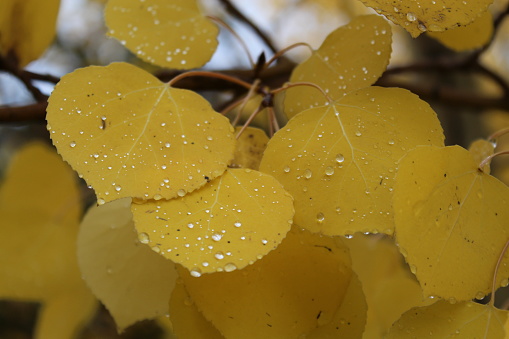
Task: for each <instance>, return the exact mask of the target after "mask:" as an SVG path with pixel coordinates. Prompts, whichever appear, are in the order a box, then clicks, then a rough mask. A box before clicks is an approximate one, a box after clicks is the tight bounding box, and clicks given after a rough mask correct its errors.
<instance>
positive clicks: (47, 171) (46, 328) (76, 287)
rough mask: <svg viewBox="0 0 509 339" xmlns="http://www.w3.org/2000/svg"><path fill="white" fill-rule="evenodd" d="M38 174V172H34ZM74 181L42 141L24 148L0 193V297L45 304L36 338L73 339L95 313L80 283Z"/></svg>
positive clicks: (78, 208)
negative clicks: (0, 233) (1, 235)
mask: <svg viewBox="0 0 509 339" xmlns="http://www.w3.org/2000/svg"><path fill="white" fill-rule="evenodd" d="M34 169H35V170H34ZM80 212H81V201H80V195H79V190H78V185H77V181H76V177H75V174H74V172H73V171H72V169H71V168H70V167H69V166H68V165H67V164H66V163H64V162H63V161H62V159H61V158H60V156H58V154H56V153H55V152H54V151H53V150H52V149H51V148H49V147H48V146H47V145H45V144H44V143H42V142H33V143H30V144H28V145H26V146H23V147H22V148H21V149H20V150H19V151H18V153H17V154H16V155H15V156H14V158H13V159H12V161H11V163H10V165H9V168H8V170H7V172H6V174H5V178H4V181H3V184H2V186H1V189H0V230H1V232H2V234H4V235H8V236H3V237H0V267H1V268H2V270H0V298H1V299H14V300H23V301H36V302H41V303H42V307H41V311H40V313H39V318H38V321H37V324H36V330H35V338H37V339H68V338H72V337H74V336H75V335H76V334H77V333H78V330H79V329H80V327H81V326H83V325H84V323H85V322H87V321H88V320H89V319H90V318H91V316H92V315H93V312H94V311H95V308H96V305H97V304H96V300H95V298H94V296H93V295H92V293H91V292H90V291H89V290H88V288H87V286H86V285H85V283H84V282H83V280H82V279H81V274H80V272H79V269H78V263H77V259H76V236H77V233H78V224H79V218H80Z"/></svg>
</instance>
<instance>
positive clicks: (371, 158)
mask: <svg viewBox="0 0 509 339" xmlns="http://www.w3.org/2000/svg"><path fill="white" fill-rule="evenodd" d="M443 140H444V137H443V134H442V128H441V127H440V122H439V121H438V119H437V117H436V114H435V113H434V112H433V110H432V109H431V108H430V107H429V105H428V104H427V103H425V102H424V101H421V100H420V99H419V98H418V97H417V96H416V95H414V94H412V93H410V92H409V91H406V90H404V89H400V88H381V87H368V88H365V89H361V90H359V91H356V92H353V93H350V94H348V95H347V96H345V97H344V98H343V99H340V100H337V101H336V102H334V103H333V104H331V105H329V106H322V107H316V108H313V109H310V110H307V111H304V112H302V113H301V114H299V115H297V116H295V117H294V118H292V119H291V120H290V121H289V122H288V124H287V125H286V126H285V127H284V128H283V129H281V130H280V131H278V132H277V133H276V134H275V135H274V137H273V138H272V139H271V140H270V141H269V144H268V145H267V149H266V150H265V153H264V156H263V159H262V163H261V164H260V170H261V171H262V172H266V173H269V174H271V175H273V176H275V177H276V178H277V179H278V180H279V181H280V182H281V183H282V184H283V186H284V187H285V189H286V190H288V192H290V194H292V196H293V197H294V199H295V202H294V204H295V210H296V212H295V218H294V221H295V223H296V224H297V225H299V226H301V227H304V228H306V229H308V230H310V231H312V232H321V233H323V234H327V235H345V234H353V233H354V232H358V231H359V232H360V231H362V232H384V233H392V231H393V216H392V205H391V201H390V200H391V196H392V189H393V186H394V175H395V172H396V169H397V161H398V160H399V159H400V158H401V157H402V156H403V155H404V154H405V153H406V152H407V151H408V150H409V149H412V148H414V147H416V146H417V145H440V146H441V145H443Z"/></svg>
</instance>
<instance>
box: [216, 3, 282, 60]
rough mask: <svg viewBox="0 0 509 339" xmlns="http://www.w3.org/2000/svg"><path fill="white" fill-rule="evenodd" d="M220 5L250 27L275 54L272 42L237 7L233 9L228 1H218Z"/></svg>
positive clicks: (275, 50) (275, 49)
mask: <svg viewBox="0 0 509 339" xmlns="http://www.w3.org/2000/svg"><path fill="white" fill-rule="evenodd" d="M220 1H221V3H222V4H223V5H224V6H225V7H226V10H227V11H228V13H230V14H231V15H232V16H233V17H235V18H237V19H238V20H240V21H242V22H244V23H245V24H246V25H248V26H249V27H251V29H252V30H253V31H255V32H256V34H257V35H258V36H259V37H260V39H262V41H263V42H264V43H265V44H266V45H267V47H268V48H269V49H270V50H271V51H272V52H273V53H277V48H276V47H275V46H274V43H273V42H272V40H271V39H270V38H269V37H268V36H267V35H266V34H265V33H264V32H262V30H261V29H260V28H259V27H258V26H257V25H255V24H254V23H253V22H252V21H251V20H249V19H248V18H247V17H246V16H245V15H244V14H242V12H240V11H239V10H238V9H237V7H235V6H234V5H233V4H232V3H231V2H230V1H229V0H220Z"/></svg>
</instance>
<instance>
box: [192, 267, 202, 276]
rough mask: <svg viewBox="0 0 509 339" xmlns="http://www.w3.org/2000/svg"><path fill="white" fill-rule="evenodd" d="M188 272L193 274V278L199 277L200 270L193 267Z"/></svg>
mask: <svg viewBox="0 0 509 339" xmlns="http://www.w3.org/2000/svg"><path fill="white" fill-rule="evenodd" d="M190 273H191V276H193V277H195V278H199V277H201V270H200V269H199V268H193V269H192V270H191V272H190Z"/></svg>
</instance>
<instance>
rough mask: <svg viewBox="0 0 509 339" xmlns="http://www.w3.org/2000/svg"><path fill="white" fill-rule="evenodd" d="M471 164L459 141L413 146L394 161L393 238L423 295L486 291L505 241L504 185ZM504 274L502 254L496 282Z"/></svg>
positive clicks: (507, 203)
mask: <svg viewBox="0 0 509 339" xmlns="http://www.w3.org/2000/svg"><path fill="white" fill-rule="evenodd" d="M478 166H479V163H477V162H475V161H474V159H473V157H472V155H471V153H470V152H468V151H467V150H465V149H463V148H461V147H459V146H451V147H445V148H439V147H419V148H416V149H415V150H413V151H411V152H410V153H409V154H408V155H406V156H405V157H404V158H403V159H402V160H401V162H400V165H399V171H398V174H397V177H396V179H397V180H396V185H395V188H394V190H395V193H394V199H393V205H394V213H395V222H396V240H397V241H398V243H399V245H400V247H401V249H402V251H403V252H404V253H405V254H406V260H407V262H408V263H409V264H410V266H411V267H412V268H413V271H414V272H415V274H416V276H417V279H418V280H419V282H420V284H421V288H422V289H423V292H424V294H425V295H426V296H439V297H442V298H446V299H451V300H469V299H472V298H474V297H482V296H483V295H485V294H487V293H488V292H489V291H490V288H491V283H492V279H493V274H494V269H495V264H496V263H497V260H498V258H499V256H500V255H501V252H502V249H503V247H504V245H505V243H506V242H507V240H508V239H509V189H508V188H507V186H505V185H504V184H503V183H501V182H500V181H498V180H497V179H495V178H494V177H492V176H490V175H488V174H485V173H483V172H481V171H480V170H479V169H478ZM508 277H509V266H508V262H507V259H506V258H505V259H504V260H503V261H502V264H501V265H500V267H499V273H498V278H497V282H496V284H497V286H500V284H501V281H502V280H504V279H507V278H508ZM465 282H468V283H465Z"/></svg>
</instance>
